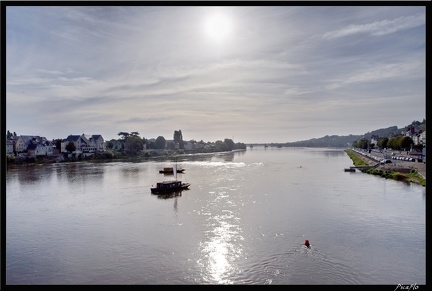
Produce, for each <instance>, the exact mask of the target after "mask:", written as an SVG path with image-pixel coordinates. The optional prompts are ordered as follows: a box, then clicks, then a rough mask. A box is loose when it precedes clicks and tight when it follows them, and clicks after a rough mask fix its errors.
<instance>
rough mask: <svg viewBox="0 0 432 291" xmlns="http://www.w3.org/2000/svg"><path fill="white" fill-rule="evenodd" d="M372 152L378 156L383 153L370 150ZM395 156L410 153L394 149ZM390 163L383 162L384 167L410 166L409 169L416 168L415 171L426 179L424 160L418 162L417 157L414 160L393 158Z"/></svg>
mask: <svg viewBox="0 0 432 291" xmlns="http://www.w3.org/2000/svg"><path fill="white" fill-rule="evenodd" d="M372 154H373V155H375V156H378V157H383V158H384V155H383V154H382V153H380V152H379V151H377V150H374V151H372ZM395 155H396V156H402V157H412V156H411V155H409V154H408V155H407V153H406V152H403V151H401V152H399V151H396V152H395ZM391 161H392V162H391V163H389V164H385V166H384V167H385V168H390V169H391V168H410V169H417V172H418V173H419V174H421V175H422V176H423V177H424V178H425V179H426V163H425V162H418V161H417V159H416V160H415V162H410V161H402V160H395V159H391Z"/></svg>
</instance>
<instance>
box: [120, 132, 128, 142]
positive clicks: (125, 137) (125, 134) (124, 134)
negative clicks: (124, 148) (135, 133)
mask: <svg viewBox="0 0 432 291" xmlns="http://www.w3.org/2000/svg"><path fill="white" fill-rule="evenodd" d="M117 135H119V136H121V137H122V139H123V140H126V139H127V138H128V136H129V133H128V132H124V131H121V132H119V133H118V134H117Z"/></svg>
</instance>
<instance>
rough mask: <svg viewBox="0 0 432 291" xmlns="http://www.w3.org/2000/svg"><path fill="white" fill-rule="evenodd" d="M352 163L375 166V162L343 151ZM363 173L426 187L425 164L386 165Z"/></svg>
mask: <svg viewBox="0 0 432 291" xmlns="http://www.w3.org/2000/svg"><path fill="white" fill-rule="evenodd" d="M345 152H346V153H347V155H348V156H349V157H350V158H351V160H352V161H353V164H354V166H367V165H370V166H372V165H376V163H377V161H375V160H373V159H371V158H369V157H367V156H364V155H361V154H358V153H356V152H355V151H353V150H351V149H347V150H345ZM362 172H363V173H367V174H372V175H376V176H381V177H383V178H386V179H393V180H397V181H403V182H407V183H415V184H419V185H422V186H424V187H426V164H424V163H415V162H401V163H386V164H380V165H379V166H378V167H376V168H373V169H368V170H362Z"/></svg>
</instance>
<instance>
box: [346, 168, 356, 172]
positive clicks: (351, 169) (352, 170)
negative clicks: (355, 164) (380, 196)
mask: <svg viewBox="0 0 432 291" xmlns="http://www.w3.org/2000/svg"><path fill="white" fill-rule="evenodd" d="M355 171H356V170H355V169H354V168H349V169H345V172H355Z"/></svg>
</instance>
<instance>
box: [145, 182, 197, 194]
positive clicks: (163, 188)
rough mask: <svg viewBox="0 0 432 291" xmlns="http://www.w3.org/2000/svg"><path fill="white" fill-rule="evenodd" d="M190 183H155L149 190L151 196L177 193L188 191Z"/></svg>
mask: <svg viewBox="0 0 432 291" xmlns="http://www.w3.org/2000/svg"><path fill="white" fill-rule="evenodd" d="M189 186H190V183H185V182H182V181H178V180H175V181H163V182H158V183H156V187H152V188H150V190H151V192H152V193H153V194H167V193H173V192H177V191H179V190H185V189H188V188H189Z"/></svg>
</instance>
